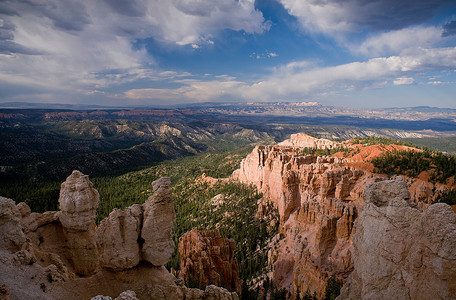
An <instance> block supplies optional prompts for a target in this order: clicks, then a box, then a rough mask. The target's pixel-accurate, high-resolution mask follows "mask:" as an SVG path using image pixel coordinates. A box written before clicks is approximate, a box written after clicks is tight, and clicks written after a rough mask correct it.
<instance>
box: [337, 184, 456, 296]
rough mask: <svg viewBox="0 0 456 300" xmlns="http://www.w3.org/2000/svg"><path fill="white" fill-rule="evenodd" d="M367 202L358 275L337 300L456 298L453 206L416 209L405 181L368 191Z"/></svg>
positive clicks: (357, 251) (358, 243) (357, 240)
mask: <svg viewBox="0 0 456 300" xmlns="http://www.w3.org/2000/svg"><path fill="white" fill-rule="evenodd" d="M365 200H366V205H365V206H364V209H363V211H362V212H361V214H360V217H359V220H358V225H357V230H356V233H355V235H354V238H353V245H354V252H353V262H354V272H353V273H352V274H351V275H350V278H349V281H348V283H347V284H346V285H345V286H344V287H343V289H342V293H341V295H340V297H339V298H338V299H455V298H456V248H455V247H454V246H455V245H456V214H454V212H453V211H452V209H451V208H450V206H448V205H446V204H443V203H437V204H433V205H431V206H430V207H429V208H428V209H427V210H425V211H424V212H422V211H420V210H418V209H417V208H416V205H415V204H414V203H412V202H411V201H410V194H409V191H408V189H407V185H406V183H405V182H404V181H403V180H402V178H401V177H398V178H396V180H390V181H382V182H378V183H374V184H372V185H370V186H368V187H367V189H366V198H365ZM373 249H375V251H373Z"/></svg>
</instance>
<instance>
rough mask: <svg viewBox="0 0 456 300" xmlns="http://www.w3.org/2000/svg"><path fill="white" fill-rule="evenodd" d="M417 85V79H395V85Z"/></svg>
mask: <svg viewBox="0 0 456 300" xmlns="http://www.w3.org/2000/svg"><path fill="white" fill-rule="evenodd" d="M414 83H415V79H413V78H412V77H399V78H396V79H394V81H393V84H394V85H411V84H414Z"/></svg>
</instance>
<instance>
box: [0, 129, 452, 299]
mask: <svg viewBox="0 0 456 300" xmlns="http://www.w3.org/2000/svg"><path fill="white" fill-rule="evenodd" d="M399 150H410V151H420V150H419V149H415V148H410V147H408V146H404V145H363V144H355V143H353V141H344V142H342V141H337V142H336V141H332V140H329V139H318V138H315V137H312V136H309V135H306V134H302V133H299V134H292V135H291V137H290V139H288V140H285V141H283V142H281V143H279V144H275V145H268V146H264V145H263V146H256V147H255V148H254V149H253V151H252V152H251V153H250V154H248V155H247V156H246V157H245V158H244V159H243V160H242V162H241V163H240V167H239V169H238V170H236V171H235V172H234V173H233V174H232V175H231V177H230V178H229V179H226V178H225V179H215V178H212V177H209V176H206V175H204V176H201V181H204V182H206V183H207V188H212V187H213V186H214V185H216V184H217V183H218V182H228V181H229V180H231V181H239V182H242V183H245V184H248V185H253V186H255V187H256V189H257V190H258V192H259V193H261V194H262V195H263V197H262V198H261V199H260V200H259V201H258V203H257V205H258V208H257V212H256V215H255V218H266V217H267V216H268V215H271V213H270V211H269V210H270V209H271V207H275V208H276V209H277V210H278V217H277V220H276V219H275V220H269V219H268V222H269V221H270V227H274V226H275V224H277V223H279V233H278V234H277V236H275V237H274V238H273V239H272V240H271V241H270V243H269V244H267V245H266V247H268V252H267V265H268V266H267V268H266V269H265V270H264V272H265V274H260V276H258V277H257V278H253V280H252V281H250V282H248V284H249V285H251V286H253V287H254V288H261V287H262V286H263V287H264V286H265V283H266V282H268V284H269V283H272V285H273V286H274V287H275V289H276V290H279V289H282V288H283V289H285V290H286V291H287V293H288V295H289V296H290V297H291V299H296V297H297V294H298V292H299V293H300V295H303V294H304V293H305V292H309V293H310V294H315V295H316V296H317V297H318V299H321V298H323V297H324V296H325V289H326V286H327V284H328V282H329V281H330V279H332V278H334V279H335V280H336V281H337V282H338V284H339V285H340V286H342V290H341V295H340V296H339V298H338V299H385V298H388V299H429V298H435V299H453V298H456V286H455V282H456V249H454V245H455V244H456V214H455V212H454V211H453V210H454V207H453V210H452V207H450V206H449V205H447V204H444V203H434V202H436V195H437V194H438V193H440V192H445V191H448V190H449V189H450V188H451V187H452V185H454V178H453V179H451V178H450V179H449V180H447V181H446V182H444V183H439V182H432V181H430V180H429V174H426V173H425V172H424V173H423V174H419V176H417V177H413V178H412V177H407V176H397V177H395V178H394V179H392V180H391V178H390V176H388V175H385V174H378V173H376V172H375V168H374V166H373V165H372V163H371V162H370V161H371V160H372V159H373V158H375V157H379V156H381V155H383V154H384V153H390V152H391V153H392V152H394V151H399ZM204 182H203V183H204ZM203 183H201V184H203ZM152 191H153V193H152V195H151V196H149V197H148V199H147V201H145V202H144V203H143V204H133V205H131V206H128V207H126V208H124V209H122V210H121V209H114V210H112V211H111V212H110V213H109V216H108V217H106V218H105V219H103V220H101V221H100V222H99V224H98V225H97V224H96V223H95V218H96V215H97V208H98V205H99V202H100V195H99V193H98V191H97V190H96V189H95V188H94V186H93V184H92V182H91V181H90V180H89V178H88V176H87V175H84V174H83V173H81V172H80V171H73V172H72V174H71V175H70V176H68V177H67V179H66V180H65V182H63V183H62V184H61V188H60V194H59V210H58V211H47V212H44V213H35V212H31V209H30V207H29V206H28V205H27V204H25V203H23V202H21V203H18V204H16V203H15V202H14V201H12V200H10V199H7V198H3V197H1V198H0V233H1V234H0V254H1V256H0V273H1V274H2V277H1V278H0V296H1V299H37V298H40V299H62V298H65V299H104V300H107V299H119V300H120V299H201V300H203V299H226V300H231V299H238V298H239V296H240V295H241V294H242V291H243V289H244V288H243V287H242V285H243V282H242V281H241V280H240V275H239V272H240V271H239V266H238V262H237V261H236V259H235V246H236V243H237V242H239V241H235V240H233V239H229V238H226V237H223V236H222V235H221V234H220V231H219V230H217V229H214V230H208V231H203V230H197V229H193V230H190V231H188V232H186V233H183V234H182V235H181V236H180V238H179V239H178V241H179V243H178V244H179V245H178V248H177V250H178V253H179V256H180V268H179V269H176V270H174V269H170V271H168V270H167V269H166V268H165V264H167V262H168V261H169V260H170V258H171V256H172V255H173V252H174V251H175V244H174V241H173V238H172V231H173V227H174V226H175V223H174V221H175V218H176V214H175V211H174V204H173V195H172V192H171V179H170V178H168V177H161V178H159V179H157V180H155V181H153V182H152ZM259 197H261V196H259ZM221 201H228V198H227V199H225V198H224V195H222V194H218V195H217V196H215V197H213V198H212V199H209V204H210V205H211V206H214V205H215V206H216V205H219V204H220V202H221ZM174 229H175V228H174ZM274 234H275V233H274ZM176 244H177V242H176ZM252 251H254V253H259V252H258V251H259V248H253V250H252ZM3 274H4V275H3ZM244 283H246V282H244ZM241 287H242V288H241ZM241 290H242V291H241ZM260 292H261V291H260ZM262 292H263V293H264V292H266V293H267V290H264V289H263V291H262ZM269 296H271V294H269ZM116 297H117V298H116Z"/></svg>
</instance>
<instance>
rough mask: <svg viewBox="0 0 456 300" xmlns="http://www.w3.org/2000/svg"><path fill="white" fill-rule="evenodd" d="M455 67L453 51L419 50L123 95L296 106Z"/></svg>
mask: <svg viewBox="0 0 456 300" xmlns="http://www.w3.org/2000/svg"><path fill="white" fill-rule="evenodd" d="M455 67H456V47H454V48H441V49H421V50H420V52H419V53H416V54H415V55H414V56H390V57H380V58H372V59H369V60H367V61H365V62H352V63H348V64H343V65H338V66H333V67H323V68H322V67H317V66H315V65H314V64H312V63H310V62H306V61H303V62H293V63H289V64H287V65H285V66H283V67H280V68H276V69H275V71H274V73H273V74H272V75H270V76H269V77H266V78H264V79H263V80H261V81H258V82H255V83H247V82H242V81H240V80H238V79H236V78H233V77H230V76H218V77H215V78H214V79H213V80H210V81H201V80H194V79H185V80H178V81H177V82H179V83H180V84H182V86H181V87H180V88H177V89H136V90H130V91H128V92H126V93H125V95H124V96H126V97H127V98H129V99H137V100H146V99H149V100H160V99H162V100H163V99H166V100H167V101H171V100H172V99H174V100H173V101H181V102H188V101H192V102H198V101H223V100H247V101H277V100H278V99H287V100H293V101H298V100H299V99H302V98H306V97H310V98H311V97H326V96H328V95H329V96H331V95H335V94H338V93H339V94H343V93H344V92H347V91H348V92H349V91H355V90H363V89H381V88H384V87H385V86H386V85H387V84H388V82H391V81H393V84H395V85H405V84H414V82H415V79H414V78H412V77H411V76H410V75H412V74H417V75H420V74H423V73H425V72H429V71H442V70H448V69H454V68H455Z"/></svg>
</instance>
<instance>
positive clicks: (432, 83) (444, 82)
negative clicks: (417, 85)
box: [428, 80, 456, 85]
mask: <svg viewBox="0 0 456 300" xmlns="http://www.w3.org/2000/svg"><path fill="white" fill-rule="evenodd" d="M455 83H456V82H455V81H440V80H434V81H429V82H428V84H429V85H447V84H455Z"/></svg>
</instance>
